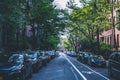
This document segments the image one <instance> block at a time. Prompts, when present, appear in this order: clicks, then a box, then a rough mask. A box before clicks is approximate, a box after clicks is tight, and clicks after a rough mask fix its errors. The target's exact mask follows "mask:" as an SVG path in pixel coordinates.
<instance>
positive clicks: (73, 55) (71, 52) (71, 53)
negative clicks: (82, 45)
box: [68, 51, 77, 57]
mask: <svg viewBox="0 0 120 80" xmlns="http://www.w3.org/2000/svg"><path fill="white" fill-rule="evenodd" d="M68 55H69V56H71V57H76V56H77V54H76V52H75V51H70V53H68Z"/></svg>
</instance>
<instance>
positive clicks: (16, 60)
mask: <svg viewBox="0 0 120 80" xmlns="http://www.w3.org/2000/svg"><path fill="white" fill-rule="evenodd" d="M8 62H9V63H14V64H20V63H23V56H22V55H14V56H11V57H10V58H9V60H8Z"/></svg>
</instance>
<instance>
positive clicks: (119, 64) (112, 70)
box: [108, 52, 120, 79]
mask: <svg viewBox="0 0 120 80" xmlns="http://www.w3.org/2000/svg"><path fill="white" fill-rule="evenodd" d="M108 75H109V76H111V77H113V76H114V77H116V78H119V79H120V52H114V53H112V54H111V55H110V57H109V59H108Z"/></svg>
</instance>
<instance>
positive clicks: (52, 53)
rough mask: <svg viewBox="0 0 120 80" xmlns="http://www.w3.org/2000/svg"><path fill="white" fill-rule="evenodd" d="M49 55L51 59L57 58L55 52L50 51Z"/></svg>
mask: <svg viewBox="0 0 120 80" xmlns="http://www.w3.org/2000/svg"><path fill="white" fill-rule="evenodd" d="M48 55H49V56H50V59H53V58H55V56H56V55H55V51H48Z"/></svg>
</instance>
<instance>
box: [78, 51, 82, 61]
mask: <svg viewBox="0 0 120 80" xmlns="http://www.w3.org/2000/svg"><path fill="white" fill-rule="evenodd" d="M77 60H78V61H81V62H82V61H83V52H79V53H78V55H77Z"/></svg>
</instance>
